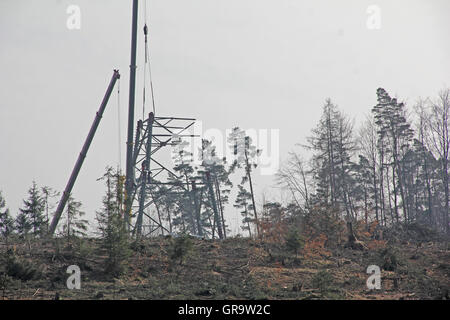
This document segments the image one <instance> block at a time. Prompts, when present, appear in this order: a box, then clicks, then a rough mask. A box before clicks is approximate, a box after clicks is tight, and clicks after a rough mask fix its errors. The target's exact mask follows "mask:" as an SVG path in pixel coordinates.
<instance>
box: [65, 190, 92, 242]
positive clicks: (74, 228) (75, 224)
mask: <svg viewBox="0 0 450 320" xmlns="http://www.w3.org/2000/svg"><path fill="white" fill-rule="evenodd" d="M66 206H67V207H66V211H65V223H64V225H63V234H64V235H65V236H66V238H67V241H70V239H72V238H74V237H82V236H86V232H87V228H88V221H87V220H86V219H82V217H83V216H84V215H85V212H83V211H82V210H81V206H82V204H81V202H79V201H76V200H75V199H74V198H73V197H72V195H69V198H68V199H67V205H66Z"/></svg>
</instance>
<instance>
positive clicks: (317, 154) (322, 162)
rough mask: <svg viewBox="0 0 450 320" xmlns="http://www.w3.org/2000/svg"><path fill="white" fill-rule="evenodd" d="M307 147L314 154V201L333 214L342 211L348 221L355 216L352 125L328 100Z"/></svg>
mask: <svg viewBox="0 0 450 320" xmlns="http://www.w3.org/2000/svg"><path fill="white" fill-rule="evenodd" d="M306 147H307V148H308V149H309V150H312V151H313V159H312V173H313V178H314V180H315V183H316V193H315V195H314V202H315V203H316V204H319V205H322V206H325V207H328V208H330V209H331V210H332V211H335V212H336V213H340V212H341V211H345V212H346V214H347V218H350V217H354V211H355V210H354V200H353V194H352V192H351V190H353V189H354V183H355V181H354V178H353V176H352V172H351V168H352V162H351V157H352V156H353V154H354V151H355V149H356V147H355V141H354V139H353V126H352V124H351V122H350V121H349V120H348V118H347V117H346V116H345V115H344V114H343V113H341V112H340V111H339V110H338V108H337V106H336V105H334V104H333V103H332V102H331V100H330V99H328V100H327V101H326V102H325V105H324V107H323V113H322V117H321V119H320V121H319V124H318V125H317V127H316V128H314V129H313V130H312V135H311V136H310V137H308V145H307V146H306Z"/></svg>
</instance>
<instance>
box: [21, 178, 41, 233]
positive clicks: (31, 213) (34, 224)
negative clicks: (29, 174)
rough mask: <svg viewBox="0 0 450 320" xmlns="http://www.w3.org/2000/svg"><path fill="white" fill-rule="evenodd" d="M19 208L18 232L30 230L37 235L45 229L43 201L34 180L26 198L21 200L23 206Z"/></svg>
mask: <svg viewBox="0 0 450 320" xmlns="http://www.w3.org/2000/svg"><path fill="white" fill-rule="evenodd" d="M19 210H20V213H19V215H18V217H17V220H16V223H17V229H18V231H19V232H20V233H22V234H28V232H29V231H32V232H33V235H34V236H38V235H42V234H43V233H44V232H45V231H46V229H45V215H44V201H43V198H42V194H41V192H40V190H39V188H38V186H37V184H36V182H35V181H33V184H32V185H31V187H30V189H29V190H28V198H27V199H26V200H23V207H22V208H21V209H19Z"/></svg>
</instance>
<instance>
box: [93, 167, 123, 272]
mask: <svg viewBox="0 0 450 320" xmlns="http://www.w3.org/2000/svg"><path fill="white" fill-rule="evenodd" d="M99 180H103V181H105V185H106V193H105V196H104V197H103V207H102V208H101V210H99V211H98V212H97V216H96V219H97V222H98V229H99V231H100V236H101V239H102V247H103V248H104V249H105V250H106V252H107V255H108V258H107V261H106V265H105V271H106V272H108V273H110V274H112V275H115V276H117V275H120V274H121V273H122V272H124V271H125V267H126V265H125V261H126V259H127V258H128V256H129V244H128V233H127V230H126V227H125V221H124V219H123V216H122V214H121V211H120V207H121V205H122V204H121V203H120V202H119V199H118V195H119V194H123V184H122V183H121V177H120V173H119V172H117V171H115V170H114V169H113V168H112V167H107V168H106V172H105V174H104V175H103V176H102V177H101V178H100V179H99ZM121 199H123V197H122V196H121Z"/></svg>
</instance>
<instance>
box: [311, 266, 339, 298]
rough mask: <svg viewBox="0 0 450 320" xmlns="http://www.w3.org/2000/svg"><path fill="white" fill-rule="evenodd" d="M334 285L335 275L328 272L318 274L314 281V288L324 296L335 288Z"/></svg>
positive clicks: (323, 271)
mask: <svg viewBox="0 0 450 320" xmlns="http://www.w3.org/2000/svg"><path fill="white" fill-rule="evenodd" d="M333 284H334V278H333V275H332V274H331V273H329V272H328V271H326V270H322V271H319V272H317V273H316V274H315V275H314V277H313V279H312V285H313V286H314V288H317V289H319V290H320V293H322V294H323V293H326V292H327V291H329V290H330V289H331V288H332V287H333Z"/></svg>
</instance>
